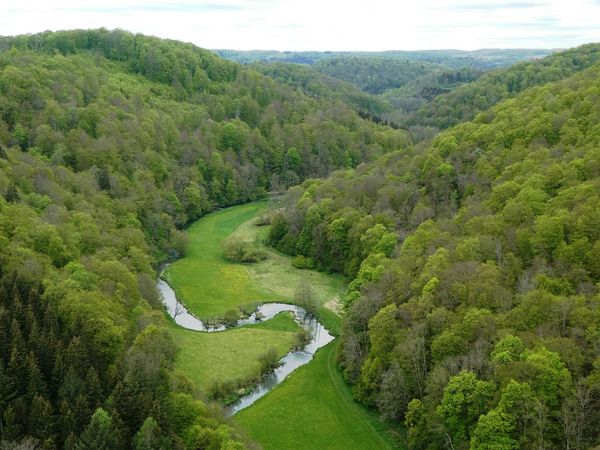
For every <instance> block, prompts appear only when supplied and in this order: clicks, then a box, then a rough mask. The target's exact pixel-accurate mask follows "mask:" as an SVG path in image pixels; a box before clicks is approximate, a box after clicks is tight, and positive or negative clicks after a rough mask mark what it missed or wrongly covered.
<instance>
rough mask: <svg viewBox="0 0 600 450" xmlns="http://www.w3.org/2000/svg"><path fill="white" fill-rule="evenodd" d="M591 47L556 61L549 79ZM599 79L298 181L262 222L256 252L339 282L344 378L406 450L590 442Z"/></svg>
mask: <svg viewBox="0 0 600 450" xmlns="http://www.w3.org/2000/svg"><path fill="white" fill-rule="evenodd" d="M594 48H595V47H594V46H584V47H582V48H580V49H578V50H576V51H569V52H566V53H565V54H563V55H562V56H561V55H557V56H556V61H563V62H564V64H565V65H564V67H563V66H562V64H563V63H561V64H559V65H560V67H562V69H561V70H559V71H558V73H559V74H564V73H567V72H569V71H574V70H575V69H576V68H577V67H581V66H582V65H584V64H588V63H587V62H585V61H589V60H590V58H593V57H594V55H595V50H594ZM578 52H581V55H579V54H578ZM552 58H554V57H552ZM567 61H578V62H579V63H578V64H575V66H574V67H570V68H569V65H568V63H567ZM538 64H542V66H544V65H545V63H531V64H527V65H522V66H519V68H520V70H523V72H524V73H523V74H522V75H518V74H517V73H515V72H512V74H513V75H514V76H515V77H516V79H522V80H531V79H532V78H531V77H530V76H529V75H530V74H531V73H532V72H531V71H532V70H534V68H536V67H538ZM515 70H517V69H515ZM599 79H600V68H598V67H597V66H596V67H593V68H590V69H587V70H585V71H583V72H582V73H580V74H577V75H575V76H573V77H571V78H568V79H565V80H564V81H561V82H556V83H550V84H546V85H544V86H543V87H537V88H533V89H529V90H527V91H526V92H524V93H522V94H521V95H519V96H517V97H516V98H514V99H512V100H509V101H506V102H503V103H501V104H499V105H498V106H497V107H495V108H493V109H491V110H488V111H486V112H483V113H481V114H478V115H477V116H476V118H475V120H473V121H471V122H468V123H465V124H462V125H458V126H456V127H454V128H452V129H450V130H448V131H447V132H444V133H442V134H440V135H438V136H437V137H436V138H435V139H434V140H433V142H432V143H431V144H428V145H425V144H422V145H420V146H417V147H415V148H413V149H410V150H406V151H400V152H396V153H394V154H391V155H388V156H384V157H382V158H380V159H379V160H378V161H376V162H375V163H370V164H364V165H360V166H359V167H357V168H356V169H355V170H349V171H348V170H346V171H340V172H337V173H335V174H334V175H333V176H331V177H329V178H327V179H326V180H319V181H317V180H311V181H306V182H305V183H303V184H302V186H300V187H296V188H292V189H291V190H290V191H289V193H288V194H287V197H286V200H285V206H286V207H285V209H284V211H283V212H282V213H281V214H280V215H279V216H276V217H275V218H274V219H273V226H272V229H271V233H270V237H269V239H270V242H271V244H272V245H273V246H275V247H276V248H278V249H280V250H282V251H285V252H287V253H290V254H293V255H300V256H298V257H297V259H302V261H303V262H304V263H306V264H307V265H310V266H316V267H318V268H320V269H322V270H330V271H339V272H342V273H345V274H347V275H348V276H349V277H350V278H351V279H352V282H351V283H350V285H349V288H348V291H347V293H346V296H345V308H346V311H347V313H346V316H345V320H344V330H343V350H342V352H341V355H340V357H341V361H342V366H343V367H344V372H345V374H346V378H347V380H348V381H349V382H350V383H352V384H353V386H354V395H355V397H356V399H358V400H359V401H361V402H363V403H364V404H366V405H369V406H372V407H374V408H377V409H378V410H379V412H380V414H381V415H382V417H384V418H386V419H388V420H392V421H395V422H399V423H403V424H405V426H406V428H407V445H408V447H409V448H416V449H419V448H423V449H427V448H430V449H433V448H455V449H458V448H469V447H470V448H472V449H483V448H486V449H488V448H497V449H516V448H589V447H591V446H594V445H598V443H600V430H599V428H598V426H597V424H598V423H600V359H599V357H598V355H599V352H600V334H599V333H598V330H599V329H600V314H599V312H600V308H599V305H600V294H599V292H598V283H599V282H600V266H599V265H598V261H599V260H600V233H599V231H598V230H600V215H599V213H598V211H599V210H598V207H597V206H598V204H599V202H600V166H599V165H598V161H600V153H599V150H598V149H599V148H600V147H599V144H600V131H599V130H598V127H597V124H598V123H599V121H600V100H599V99H600V83H599V82H598V80H599ZM476 83H478V82H476ZM526 83H527V82H526ZM465 89H466V88H465Z"/></svg>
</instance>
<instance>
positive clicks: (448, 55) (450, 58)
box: [213, 49, 556, 70]
mask: <svg viewBox="0 0 600 450" xmlns="http://www.w3.org/2000/svg"><path fill="white" fill-rule="evenodd" d="M213 51H214V52H215V53H217V54H218V55H219V56H222V57H223V58H226V59H229V60H232V61H236V62H240V63H243V64H247V63H252V62H272V61H279V62H290V63H300V64H315V63H316V62H317V61H321V60H323V59H329V58H342V57H349V56H354V57H369V58H370V57H385V58H392V59H402V60H406V59H408V60H415V61H425V62H429V63H434V64H442V65H445V66H448V67H454V68H457V67H474V68H477V69H482V70H489V69H492V68H496V67H504V66H509V65H511V64H514V63H516V62H518V61H523V60H529V59H537V58H543V57H544V56H547V55H549V54H551V53H553V52H555V51H556V50H547V49H482V50H474V51H463V50H419V51H402V50H390V51H383V52H353V51H331V52H330V51H324V52H310V51H308V52H306V51H303V52H295V51H276V50H248V51H243V50H213Z"/></svg>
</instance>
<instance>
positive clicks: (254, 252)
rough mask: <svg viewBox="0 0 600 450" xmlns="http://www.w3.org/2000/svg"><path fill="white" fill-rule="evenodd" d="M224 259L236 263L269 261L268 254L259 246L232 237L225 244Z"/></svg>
mask: <svg viewBox="0 0 600 450" xmlns="http://www.w3.org/2000/svg"><path fill="white" fill-rule="evenodd" d="M223 257H224V258H225V259H227V260H229V261H234V262H250V263H251V262H258V261H263V260H265V259H267V252H266V251H265V250H264V249H262V248H260V247H259V246H258V244H256V243H252V242H249V241H245V240H244V239H242V238H240V237H237V236H232V237H229V238H228V239H226V240H225V242H224V243H223Z"/></svg>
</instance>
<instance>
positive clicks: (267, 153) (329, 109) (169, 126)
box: [0, 30, 407, 449]
mask: <svg viewBox="0 0 600 450" xmlns="http://www.w3.org/2000/svg"><path fill="white" fill-rule="evenodd" d="M0 46H1V47H2V48H3V51H2V52H1V53H0V248H1V249H2V251H1V252H0V268H1V269H0V410H1V413H0V433H1V436H0V439H1V440H2V441H3V444H2V445H3V446H10V445H16V444H15V443H16V442H18V441H21V440H22V439H27V442H26V443H23V445H38V446H40V447H42V448H47V449H52V448H77V449H81V448H90V449H91V448H94V449H100V448H107V449H108V448H111V449H112V448H116V449H119V448H139V449H142V448H144V449H149V448H156V449H168V448H174V449H176V448H189V449H196V448H232V449H233V448H241V447H242V446H243V445H244V444H243V442H244V438H243V436H242V435H241V434H240V433H239V432H238V431H236V430H235V429H234V428H233V427H232V426H231V425H230V424H227V423H225V422H224V420H223V418H222V417H221V413H220V412H219V411H218V410H214V409H213V408H212V407H211V406H209V405H207V404H206V403H204V402H202V401H201V400H198V399H197V398H196V397H195V395H194V392H193V388H192V386H191V384H190V382H189V381H187V380H186V379H185V378H183V377H182V376H181V375H179V374H175V373H173V371H172V366H173V360H174V357H175V354H176V351H177V349H176V348H174V345H173V343H172V341H171V336H170V335H169V333H168V332H167V329H166V327H165V318H164V314H163V313H162V305H161V303H160V301H159V297H158V293H157V291H156V286H155V281H156V273H157V268H158V265H159V263H160V262H162V261H164V260H165V259H167V258H172V257H176V256H178V255H181V254H183V252H184V251H185V245H186V241H185V235H184V233H183V232H181V231H179V229H180V228H181V227H182V226H184V225H185V224H187V223H188V222H190V221H192V220H194V219H196V218H198V217H200V216H201V215H202V214H204V213H206V212H208V211H211V210H212V209H214V208H215V207H216V206H221V205H230V204H235V203H239V202H244V201H248V200H251V199H256V198H259V197H261V196H264V195H265V194H266V192H268V191H269V190H279V189H281V187H286V186H289V185H291V184H294V183H297V182H298V181H299V180H302V179H304V178H306V177H309V176H323V175H325V174H327V173H328V172H330V171H331V170H333V169H335V168H340V167H351V166H354V165H356V164H357V163H359V162H360V161H362V160H364V159H373V158H374V157H375V156H377V155H380V154H383V153H387V152H390V151H392V150H395V149H398V148H401V147H403V146H405V145H406V143H407V138H406V134H405V133H403V132H400V131H396V130H393V129H389V128H384V127H380V126H377V125H375V124H373V123H370V122H368V121H365V120H363V119H361V118H360V117H358V115H357V114H356V113H355V112H353V111H352V109H351V108H350V107H348V106H346V105H344V104H343V103H341V102H337V101H331V100H326V99H314V98H310V97H308V96H306V95H303V94H302V93H300V92H296V91H294V90H292V89H290V88H289V87H287V86H285V85H282V84H279V83H276V82H275V81H273V80H271V79H269V78H267V77H265V76H263V75H261V74H259V73H258V72H256V71H254V70H252V69H247V68H242V67H240V66H238V65H236V64H233V63H230V62H227V61H223V60H221V59H219V58H218V57H216V56H215V55H213V54H211V53H210V52H206V51H203V50H201V49H197V48H195V47H193V46H191V45H188V44H181V43H177V42H174V41H163V40H158V39H155V38H148V37H144V36H141V35H132V34H129V33H125V32H121V31H115V32H109V31H106V30H91V31H74V32H59V33H42V34H40V35H32V36H21V37H16V38H3V39H2V41H1V44H0Z"/></svg>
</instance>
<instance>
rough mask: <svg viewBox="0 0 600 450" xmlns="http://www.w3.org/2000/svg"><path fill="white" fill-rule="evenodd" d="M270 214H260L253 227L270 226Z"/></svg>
mask: <svg viewBox="0 0 600 450" xmlns="http://www.w3.org/2000/svg"><path fill="white" fill-rule="evenodd" d="M271 218H272V214H271V213H270V212H266V213H263V214H261V215H260V216H258V217H257V218H256V220H255V221H254V225H256V226H257V227H264V226H265V225H271Z"/></svg>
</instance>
